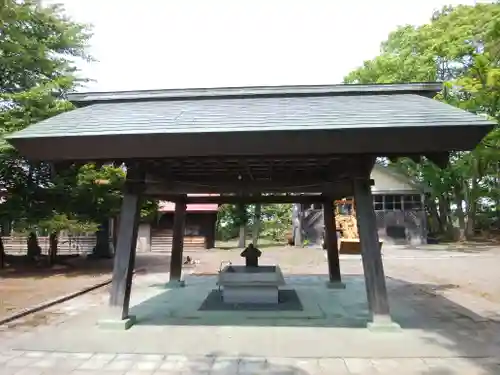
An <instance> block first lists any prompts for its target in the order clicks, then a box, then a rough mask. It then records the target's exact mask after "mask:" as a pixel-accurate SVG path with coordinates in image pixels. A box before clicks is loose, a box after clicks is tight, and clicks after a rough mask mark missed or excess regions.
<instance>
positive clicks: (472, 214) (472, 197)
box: [465, 178, 478, 239]
mask: <svg viewBox="0 0 500 375" xmlns="http://www.w3.org/2000/svg"><path fill="white" fill-rule="evenodd" d="M477 185H478V183H477V178H473V179H472V184H471V188H470V190H469V194H468V196H469V197H468V198H469V202H468V204H467V226H466V229H465V236H466V238H468V239H469V238H472V237H473V236H474V229H475V226H476V225H475V224H476V211H477V200H476V196H477V194H476V190H477V189H478V186H477Z"/></svg>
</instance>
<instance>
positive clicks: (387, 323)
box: [367, 316, 401, 332]
mask: <svg viewBox="0 0 500 375" xmlns="http://www.w3.org/2000/svg"><path fill="white" fill-rule="evenodd" d="M367 328H368V330H370V331H372V332H400V331H401V326H400V325H399V324H398V323H395V322H393V321H392V319H391V317H390V316H375V317H374V318H373V321H372V322H369V323H368V324H367Z"/></svg>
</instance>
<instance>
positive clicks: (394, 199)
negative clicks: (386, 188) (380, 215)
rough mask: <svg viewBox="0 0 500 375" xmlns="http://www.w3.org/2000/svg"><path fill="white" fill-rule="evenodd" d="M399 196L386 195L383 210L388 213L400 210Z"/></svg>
mask: <svg viewBox="0 0 500 375" xmlns="http://www.w3.org/2000/svg"><path fill="white" fill-rule="evenodd" d="M401 198H402V196H401V195H386V196H385V205H384V209H385V210H388V211H397V210H401V209H402V206H401Z"/></svg>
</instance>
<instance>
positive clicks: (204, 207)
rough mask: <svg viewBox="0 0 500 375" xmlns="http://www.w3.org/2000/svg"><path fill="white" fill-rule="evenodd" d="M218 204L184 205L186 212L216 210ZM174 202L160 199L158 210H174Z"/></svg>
mask: <svg viewBox="0 0 500 375" xmlns="http://www.w3.org/2000/svg"><path fill="white" fill-rule="evenodd" d="M218 210H219V205H218V204H217V203H188V204H187V206H186V211H187V212H217V211H218ZM174 211H175V203H174V202H168V201H160V202H159V204H158V212H174Z"/></svg>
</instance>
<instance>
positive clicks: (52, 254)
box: [49, 232, 58, 266]
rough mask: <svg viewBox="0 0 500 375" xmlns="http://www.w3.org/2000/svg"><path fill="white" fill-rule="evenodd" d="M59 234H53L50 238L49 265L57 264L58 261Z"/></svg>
mask: <svg viewBox="0 0 500 375" xmlns="http://www.w3.org/2000/svg"><path fill="white" fill-rule="evenodd" d="M57 242H58V239H57V232H52V233H51V234H50V236H49V265H50V266H53V265H54V264H56V259H57Z"/></svg>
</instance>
